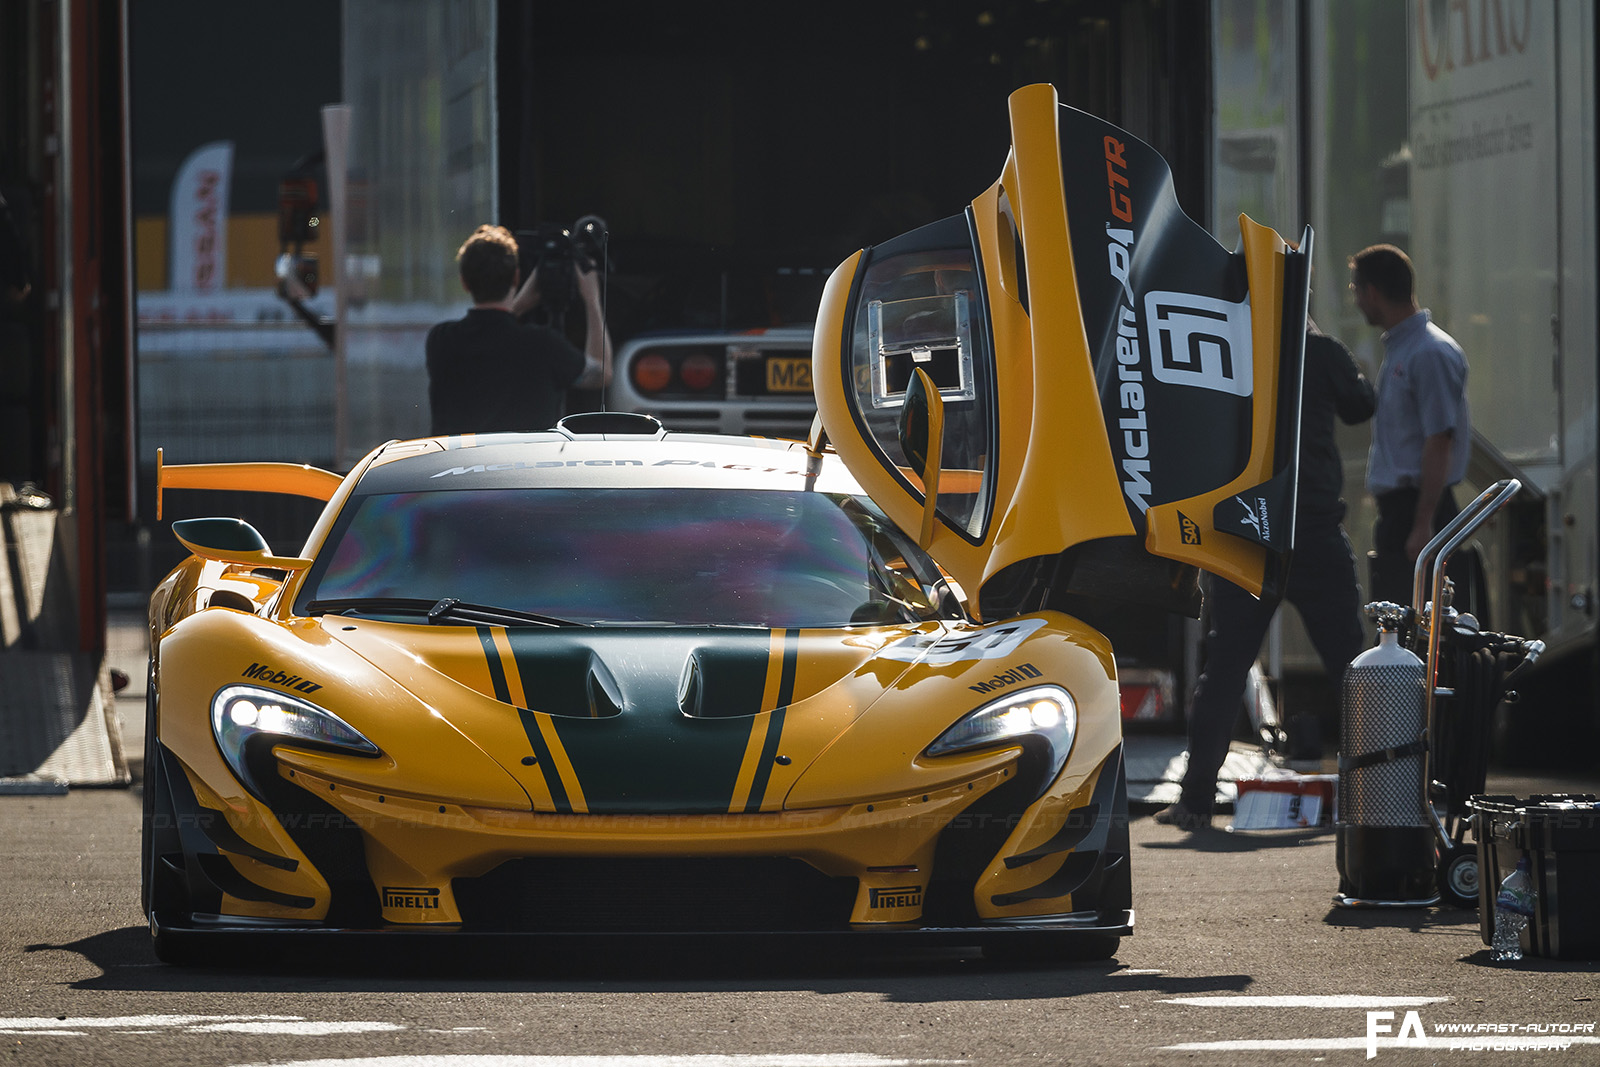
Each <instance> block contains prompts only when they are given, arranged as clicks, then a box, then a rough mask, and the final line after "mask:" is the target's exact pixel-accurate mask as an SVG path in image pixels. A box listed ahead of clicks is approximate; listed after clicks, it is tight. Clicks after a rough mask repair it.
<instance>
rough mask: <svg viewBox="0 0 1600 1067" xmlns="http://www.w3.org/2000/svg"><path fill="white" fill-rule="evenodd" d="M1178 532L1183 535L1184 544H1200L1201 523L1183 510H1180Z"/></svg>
mask: <svg viewBox="0 0 1600 1067" xmlns="http://www.w3.org/2000/svg"><path fill="white" fill-rule="evenodd" d="M1178 532H1179V534H1180V535H1181V536H1182V537H1183V543H1184V544H1186V545H1198V544H1199V543H1200V524H1199V523H1197V522H1195V521H1194V520H1193V519H1191V518H1190V517H1189V516H1187V515H1185V514H1184V513H1183V512H1181V511H1180V512H1178Z"/></svg>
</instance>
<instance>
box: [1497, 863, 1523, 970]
mask: <svg viewBox="0 0 1600 1067" xmlns="http://www.w3.org/2000/svg"><path fill="white" fill-rule="evenodd" d="M1532 914H1533V878H1532V877H1531V876H1530V875H1529V874H1528V857H1526V856H1523V857H1522V858H1521V859H1519V860H1517V869H1516V870H1514V871H1512V872H1511V873H1510V874H1508V875H1506V876H1505V880H1504V881H1502V882H1501V883H1500V891H1499V892H1498V893H1496V894H1495V898H1494V942H1493V944H1492V945H1490V947H1489V958H1490V959H1491V960H1494V961H1495V962H1496V963H1514V962H1516V961H1517V960H1520V959H1521V958H1522V931H1523V929H1524V928H1525V927H1526V926H1527V925H1528V917H1529V916H1530V915H1532Z"/></svg>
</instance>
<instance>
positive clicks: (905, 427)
mask: <svg viewBox="0 0 1600 1067" xmlns="http://www.w3.org/2000/svg"><path fill="white" fill-rule="evenodd" d="M899 430H900V451H901V452H902V453H904V454H905V457H906V462H907V463H909V464H910V465H911V472H912V473H913V474H915V475H916V476H917V477H918V478H919V479H921V481H922V496H923V499H922V530H921V532H920V533H918V535H917V544H918V545H920V546H921V547H923V548H927V547H928V546H929V545H930V544H932V543H933V523H934V512H935V511H936V510H937V508H938V506H939V471H940V469H941V468H942V467H943V465H944V398H943V397H941V396H940V395H939V390H938V389H937V388H936V387H935V386H934V384H933V379H932V378H930V377H928V372H927V371H925V370H923V369H922V368H921V367H918V368H916V370H915V372H914V373H913V374H912V376H911V379H910V380H909V381H908V382H906V395H905V402H904V404H903V405H902V406H901V408H900V424H899Z"/></svg>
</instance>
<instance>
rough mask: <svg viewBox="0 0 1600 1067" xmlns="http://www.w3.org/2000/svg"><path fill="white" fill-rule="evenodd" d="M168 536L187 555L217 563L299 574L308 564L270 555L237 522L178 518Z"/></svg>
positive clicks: (257, 538) (244, 525)
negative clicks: (178, 543)
mask: <svg viewBox="0 0 1600 1067" xmlns="http://www.w3.org/2000/svg"><path fill="white" fill-rule="evenodd" d="M172 533H173V536H175V537H176V538H177V539H178V540H179V541H180V542H181V543H182V544H183V547H184V548H187V549H188V550H189V551H190V552H193V553H194V554H195V555H197V556H199V557H200V558H201V559H210V560H216V561H217V562H219V563H239V564H243V565H244V566H247V567H274V568H277V569H279V570H287V571H303V570H305V569H306V568H307V567H309V566H311V562H312V561H311V560H309V559H300V558H298V557H295V556H274V555H273V554H272V549H271V547H270V546H269V545H268V544H267V541H266V538H264V537H262V536H261V534H260V532H259V531H258V530H257V529H256V528H255V527H254V526H251V525H250V524H249V523H248V522H244V521H243V520H241V519H179V520H178V521H176V522H174V523H173V524H172Z"/></svg>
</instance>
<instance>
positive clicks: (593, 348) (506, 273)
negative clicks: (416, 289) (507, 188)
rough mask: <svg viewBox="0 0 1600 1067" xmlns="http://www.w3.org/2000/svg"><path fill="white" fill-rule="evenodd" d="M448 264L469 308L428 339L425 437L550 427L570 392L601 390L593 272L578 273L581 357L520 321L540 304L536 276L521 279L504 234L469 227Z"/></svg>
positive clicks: (606, 363)
mask: <svg viewBox="0 0 1600 1067" xmlns="http://www.w3.org/2000/svg"><path fill="white" fill-rule="evenodd" d="M456 263H457V266H458V267H459V269H460V272H461V284H462V287H463V288H465V289H466V290H467V292H468V293H470V294H472V300H473V306H472V308H471V309H469V310H468V311H467V314H466V316H465V317H464V318H460V319H453V320H451V321H449V322H441V323H439V324H438V325H437V326H435V327H434V328H433V329H431V330H429V331H428V340H427V346H426V351H427V362H428V405H429V408H430V412H431V415H432V432H433V433H434V434H436V435H444V434H458V433H493V432H495V431H500V430H545V429H549V428H550V427H552V426H554V425H555V424H556V422H557V420H559V419H560V418H561V416H562V414H563V413H564V409H565V404H566V391H567V389H568V388H569V387H572V386H578V387H581V388H591V389H592V388H603V387H604V385H605V382H606V380H607V379H608V378H609V376H610V366H611V338H610V335H609V334H608V333H607V332H606V325H605V318H604V316H603V314H602V310H601V306H600V283H599V279H598V278H597V277H596V275H595V273H594V272H593V271H585V270H582V269H580V270H579V271H578V293H579V295H580V296H581V297H582V300H583V305H584V314H585V325H586V328H587V332H586V334H585V351H582V352H580V351H578V349H576V348H574V347H573V346H572V344H571V343H570V342H569V341H568V340H567V339H566V338H565V337H563V336H561V335H560V334H558V333H556V332H555V331H554V330H551V329H547V328H546V327H543V326H536V325H532V324H529V323H524V322H521V321H519V317H520V316H521V315H522V314H524V313H526V312H527V311H530V310H532V309H533V307H534V306H535V305H537V304H538V302H539V287H538V271H537V270H536V271H534V272H532V275H531V276H530V277H529V278H528V279H527V280H526V281H525V282H524V281H522V277H521V269H520V267H519V266H518V263H517V241H516V238H514V237H513V236H511V233H510V231H509V230H507V229H505V228H504V227H502V226H480V227H478V229H477V232H475V233H474V234H473V235H472V236H471V237H469V238H467V240H466V243H465V244H463V245H462V246H461V250H460V251H459V252H457V253H456ZM519 282H520V283H521V284H520V286H519Z"/></svg>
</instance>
